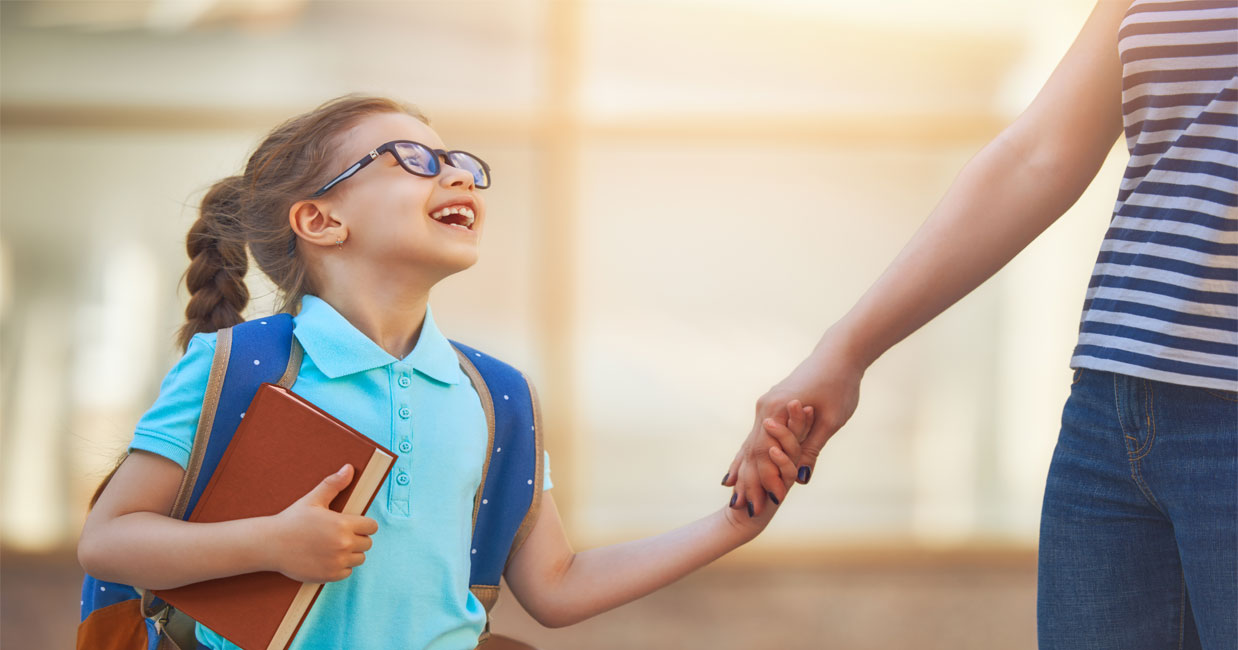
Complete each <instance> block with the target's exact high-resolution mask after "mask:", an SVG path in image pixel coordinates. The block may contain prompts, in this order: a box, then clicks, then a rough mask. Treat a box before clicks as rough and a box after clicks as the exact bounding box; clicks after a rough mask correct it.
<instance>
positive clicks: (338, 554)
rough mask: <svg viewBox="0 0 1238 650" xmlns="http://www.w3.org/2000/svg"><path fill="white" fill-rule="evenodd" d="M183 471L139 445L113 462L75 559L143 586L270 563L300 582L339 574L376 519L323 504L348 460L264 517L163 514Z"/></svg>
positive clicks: (357, 558)
mask: <svg viewBox="0 0 1238 650" xmlns="http://www.w3.org/2000/svg"><path fill="white" fill-rule="evenodd" d="M184 474H185V471H184V470H183V469H181V467H180V465H177V464H176V463H174V462H172V461H171V460H168V459H166V458H163V457H162V456H158V455H155V454H150V453H146V452H142V451H134V452H133V453H131V454H130V455H129V457H128V458H126V459H125V461H124V462H123V463H122V464H121V466H120V468H119V469H117V470H116V473H115V474H114V475H113V476H112V479H111V481H110V482H109V483H108V485H107V487H106V488H105V489H104V491H103V493H102V494H101V495H100V497H99V501H98V502H97V503H96V504H95V506H94V508H93V509H92V510H91V512H90V515H89V516H88V517H87V519H86V524H85V526H84V527H83V529H82V535H81V539H80V541H79V542H78V547H77V555H78V561H79V562H80V563H81V565H82V568H83V569H85V570H86V572H87V573H89V574H91V575H92V576H95V577H96V578H99V579H102V580H108V581H111V582H120V583H124V584H130V585H135V586H138V587H143V588H146V589H171V588H174V587H180V586H182V585H187V584H191V583H194V582H200V581H202V580H210V579H213V578H222V577H226V576H232V575H239V574H242V573H251V572H254V571H279V572H281V573H283V574H285V575H287V576H288V577H290V578H293V579H295V580H298V581H301V582H331V581H334V580H341V579H343V578H345V577H347V576H348V575H350V574H351V573H352V567H355V566H357V565H359V564H361V563H362V562H364V561H365V556H364V553H365V551H367V550H369V548H370V546H371V542H370V538H369V535H371V534H373V533H374V532H376V531H377V529H378V526H377V524H376V523H375V522H374V520H373V519H369V518H368V517H354V516H349V515H342V514H340V513H337V512H333V511H331V510H329V509H328V508H327V506H328V504H330V503H331V499H332V498H334V497H335V495H336V494H338V493H339V492H340V491H341V490H343V489H344V488H345V487H347V486H348V483H349V481H351V480H352V468H351V466H345V468H343V469H342V471H341V472H340V473H337V474H333V475H331V476H328V477H327V478H326V479H324V480H323V482H322V483H320V484H319V485H318V486H317V487H315V488H314V489H313V490H311V491H310V492H309V493H308V494H306V495H305V497H303V498H301V499H300V500H299V501H297V502H296V503H295V504H293V505H291V506H289V507H288V508H287V509H285V510H284V511H283V512H281V513H279V514H278V515H274V516H271V517H256V518H252V519H242V520H237V521H227V522H220V523H211V524H199V523H190V522H186V521H181V520H179V519H173V518H171V517H169V516H168V514H169V513H170V512H171V511H172V505H173V502H174V501H175V500H176V493H177V490H178V489H179V487H180V484H181V479H182V477H183V476H184Z"/></svg>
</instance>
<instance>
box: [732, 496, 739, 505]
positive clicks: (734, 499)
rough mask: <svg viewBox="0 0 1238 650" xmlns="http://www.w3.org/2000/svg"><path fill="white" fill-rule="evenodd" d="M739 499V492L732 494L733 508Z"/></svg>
mask: <svg viewBox="0 0 1238 650" xmlns="http://www.w3.org/2000/svg"><path fill="white" fill-rule="evenodd" d="M738 499H739V495H738V494H732V495H731V507H732V508H734V507H735V502H736V501H737V500H738Z"/></svg>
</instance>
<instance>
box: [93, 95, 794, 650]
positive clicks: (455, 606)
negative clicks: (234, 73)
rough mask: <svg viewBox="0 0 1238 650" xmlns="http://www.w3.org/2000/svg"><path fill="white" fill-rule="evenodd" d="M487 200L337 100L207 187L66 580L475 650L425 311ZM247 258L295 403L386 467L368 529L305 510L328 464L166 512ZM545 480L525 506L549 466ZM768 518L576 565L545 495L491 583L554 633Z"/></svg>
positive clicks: (467, 482)
mask: <svg viewBox="0 0 1238 650" xmlns="http://www.w3.org/2000/svg"><path fill="white" fill-rule="evenodd" d="M489 183H490V170H489V167H488V166H486V164H485V163H483V162H482V161H481V160H480V159H478V158H477V157H476V156H473V155H472V154H469V153H465V152H460V151H447V150H446V147H445V146H444V144H443V142H442V141H441V140H440V138H439V136H438V134H436V133H435V132H434V131H433V130H432V129H431V128H430V127H429V126H428V124H427V122H426V121H425V119H424V118H423V117H422V116H421V115H420V113H418V112H417V111H416V110H415V109H412V108H410V107H407V106H405V105H403V104H400V103H398V102H395V101H392V100H388V99H384V98H376V97H356V96H349V97H343V98H340V99H337V100H334V101H332V102H329V103H327V104H324V105H323V106H321V107H319V108H317V109H316V110H314V111H311V112H309V113H307V114H305V115H302V116H299V117H296V118H294V119H292V120H290V121H288V122H286V123H284V124H283V125H281V126H279V127H277V128H276V129H275V130H274V131H272V132H271V134H270V135H269V136H268V137H267V139H266V140H265V141H264V142H263V143H262V144H261V145H260V146H259V147H258V149H257V150H256V151H255V152H254V154H253V155H252V156H251V158H250V160H249V163H248V165H247V167H246V170H245V172H244V174H243V175H241V176H235V177H230V178H226V179H223V180H221V181H219V182H218V183H217V184H216V185H215V186H214V187H213V188H211V190H210V191H209V192H208V193H207V194H206V196H205V198H204V199H203V202H202V207H201V215H200V217H199V219H198V220H197V222H196V223H195V224H194V225H193V227H192V229H191V230H190V233H189V237H188V250H189V254H190V257H191V259H192V262H191V264H190V267H189V271H188V273H187V276H186V281H187V285H188V288H189V291H190V294H191V296H190V300H189V304H188V307H187V309H186V315H187V321H188V322H187V323H186V324H185V326H184V328H183V330H182V332H181V343H182V345H184V346H185V347H186V352H185V356H184V357H183V358H182V359H181V361H180V362H179V363H178V364H177V365H176V366H175V367H174V368H173V369H172V370H171V371H170V372H169V374H168V376H167V378H166V379H165V380H164V382H163V385H162V387H161V389H160V394H159V397H158V398H157V400H156V401H155V403H154V405H153V406H152V407H151V409H150V410H149V411H148V412H147V413H146V414H145V415H144V416H143V417H142V419H141V421H140V422H139V423H138V425H137V431H136V433H135V435H134V440H133V443H132V445H131V448H130V450H131V453H130V454H129V455H128V457H127V458H126V459H125V460H124V462H123V463H122V464H121V466H120V467H119V469H118V470H117V471H116V473H115V474H114V475H113V477H112V478H111V480H110V482H109V483H108V485H107V486H106V488H104V490H103V491H102V493H101V495H100V497H99V499H98V501H97V503H96V504H95V506H94V508H93V510H92V511H91V513H90V515H89V517H88V519H87V521H86V524H85V527H84V529H83V531H82V536H81V541H80V544H79V547H78V555H79V559H80V561H81V563H82V566H83V567H84V568H85V569H86V570H87V572H88V573H90V574H91V575H93V576H96V577H97V578H100V579H103V580H109V581H116V582H121V583H125V584H132V585H136V586H139V587H143V588H147V589H169V588H173V587H178V586H181V585H185V584H190V583H194V582H199V581H203V580H209V579H213V578H219V577H225V576H230V575H237V574H241V573H249V572H254V571H279V572H281V573H283V574H285V575H287V576H289V577H290V578H293V579H295V580H299V581H304V582H321V583H327V584H326V586H325V587H324V589H323V590H322V592H321V595H320V596H319V599H318V601H317V603H316V604H315V606H314V607H313V609H312V610H311V611H310V614H309V616H308V617H307V618H306V620H305V622H304V624H303V626H302V628H301V630H300V631H299V633H298V634H297V636H296V638H295V639H294V641H293V644H292V647H293V648H296V649H305V648H342V647H349V648H396V647H398V648H433V649H436V650H466V649H468V648H473V647H475V646H476V645H477V644H478V639H479V636H480V635H481V634H482V633H483V630H484V629H485V626H486V620H487V619H486V609H487V607H485V606H484V605H483V603H481V602H479V600H478V599H477V597H476V596H475V595H474V594H473V593H471V592H470V591H469V587H470V585H469V556H470V549H469V545H470V535H471V532H472V531H471V521H472V520H471V517H472V514H473V509H474V502H475V499H476V497H477V490H478V486H479V485H480V483H481V479H482V463H483V459H484V458H485V454H486V445H487V437H486V419H485V415H484V413H483V410H482V405H481V402H480V400H479V397H478V393H477V391H476V390H475V388H474V387H473V385H472V384H471V383H470V381H469V379H468V377H466V376H465V374H464V373H463V372H462V370H461V368H460V366H459V362H458V360H457V357H456V353H455V351H454V349H453V348H452V346H451V344H450V343H449V342H448V341H447V339H446V338H445V337H444V336H443V334H442V333H440V331H439V330H438V328H437V326H436V325H435V321H434V318H433V315H432V312H431V309H430V307H429V296H430V291H431V289H432V288H433V287H434V285H435V284H437V283H438V282H439V281H440V280H442V279H443V278H445V277H447V276H449V275H451V274H453V273H456V272H459V271H462V270H464V269H467V268H469V267H470V266H472V265H473V264H474V263H475V262H476V261H477V257H478V245H479V240H480V237H481V234H482V232H483V230H484V228H485V224H486V218H487V215H486V204H485V201H484V200H483V199H482V195H481V193H480V192H479V190H480V189H483V188H485V187H487V186H488V185H489ZM247 250H248V254H247ZM248 255H252V256H253V259H254V261H255V262H256V264H257V265H258V267H259V268H260V269H262V271H263V272H264V273H266V275H268V276H269V277H270V278H271V280H272V281H273V282H274V283H275V285H276V286H277V287H278V288H279V290H280V295H281V296H282V298H283V304H282V306H281V308H282V310H283V311H288V312H291V313H294V314H295V320H294V322H295V330H294V336H295V337H296V340H297V342H298V343H299V344H300V345H301V347H302V348H303V349H304V352H305V354H304V357H303V359H302V362H301V367H300V370H299V373H298V375H297V379H296V383H295V385H294V387H293V388H294V390H295V391H296V392H297V393H298V394H300V395H302V396H303V397H305V398H306V399H308V400H310V401H311V402H313V403H314V404H316V405H318V406H319V407H320V408H322V409H323V410H325V411H327V412H328V413H330V414H332V415H333V416H335V417H336V418H338V419H340V420H342V421H343V422H345V423H347V424H349V425H350V426H352V427H353V428H355V429H357V430H358V431H360V432H362V433H363V434H365V435H367V436H369V437H371V438H373V439H374V440H376V441H377V442H379V443H380V444H383V445H385V446H389V447H390V448H392V449H393V450H396V452H397V454H399V459H398V461H397V463H396V465H395V466H394V467H393V469H392V471H391V475H390V476H389V478H388V480H387V481H386V483H385V484H384V485H383V486H382V487H381V488H380V490H379V492H378V495H377V497H376V498H375V500H374V502H373V505H372V506H371V508H370V510H369V512H368V516H364V517H361V516H347V515H343V514H339V513H336V512H333V511H331V510H329V509H327V507H326V506H327V504H328V503H330V501H331V499H332V497H334V495H335V494H337V493H338V492H339V491H340V490H342V489H343V488H344V487H346V486H347V485H348V483H349V481H350V480H351V478H352V473H353V469H352V468H351V467H349V466H345V467H343V468H341V470H340V472H338V473H337V474H335V475H332V476H328V477H325V478H324V479H323V481H322V483H321V484H320V485H318V486H317V487H315V488H314V489H313V490H312V491H310V492H309V493H308V494H306V495H305V497H303V498H302V499H301V500H299V501H298V502H296V503H295V504H293V505H291V506H289V507H288V508H287V509H285V510H284V511H282V512H280V513H278V514H275V515H272V516H268V517H259V518H252V519H244V520H238V521H229V522H221V523H209V524H199V523H190V522H186V521H181V520H179V519H175V518H172V517H169V516H168V513H169V512H170V511H171V507H172V504H173V502H174V500H175V498H176V494H177V490H178V487H179V486H180V484H181V481H182V478H183V476H184V474H185V467H186V464H187V461H188V456H189V450H190V449H191V447H192V443H193V437H194V434H195V429H196V426H197V422H198V418H199V415H200V413H201V404H202V399H203V396H204V394H205V393H206V387H207V381H208V375H209V374H210V367H211V360H212V356H213V354H214V349H215V342H216V336H215V332H216V331H217V330H219V329H221V328H224V327H230V326H232V325H235V324H237V323H239V322H240V321H241V320H242V319H241V310H242V309H243V308H244V307H245V305H246V304H247V302H248V292H247V290H246V288H245V283H244V275H245V272H246V269H247V267H248V259H249V257H248ZM811 419H812V412H811V409H806V408H801V407H800V405H799V404H798V403H791V404H790V405H789V406H788V408H787V411H786V413H785V414H784V417H782V418H780V421H777V422H775V421H772V420H771V421H770V423H769V429H770V430H771V432H773V433H775V434H776V435H778V436H780V437H782V438H785V439H786V440H788V441H790V440H791V439H793V438H795V437H797V436H798V437H801V438H802V437H803V435H804V434H805V433H806V432H807V430H808V428H809V427H810V426H811ZM787 445H790V442H788V443H787ZM770 453H771V457H772V458H773V459H774V460H775V461H776V462H777V463H779V467H780V469H781V470H782V473H783V475H784V476H788V477H793V476H794V475H795V467H794V465H792V464H791V463H790V460H789V459H788V458H787V456H786V455H785V454H783V453H782V452H781V450H779V449H777V448H775V449H772V450H771V452H770ZM546 469H547V471H546V473H545V481H544V483H543V489H544V490H545V489H549V488H550V487H551V483H550V480H549V465H548V460H547V461H546ZM788 487H789V482H788ZM772 512H773V509H770V510H768V511H766V512H765V513H763V514H761V515H760V516H753V513H752V511H751V510H749V511H748V512H744V511H743V510H736V509H732V508H725V507H724V508H720V509H719V510H718V511H716V512H714V513H712V514H710V515H708V516H706V517H704V518H702V519H700V520H698V521H696V522H694V523H691V524H688V525H687V526H684V527H682V528H679V529H677V530H674V531H672V532H669V533H665V534H663V535H659V536H656V537H652V538H648V539H643V540H638V541H633V542H628V543H624V544H618V545H614V546H608V547H604V548H599V549H594V550H590V551H585V552H581V553H576V552H574V551H573V549H572V547H571V545H570V543H569V542H568V540H567V537H566V535H565V534H564V530H563V526H562V523H561V521H560V519H559V513H558V510H557V509H556V507H555V501H554V497H553V496H552V495H551V494H550V493H549V492H544V493H543V496H542V499H541V505H540V509H539V510H538V511H537V512H536V514H535V515H534V519H533V526H532V528H531V531H530V532H529V533H528V535H527V537H525V538H524V541H523V543H522V544H519V546H518V548H517V549H516V550H515V552H514V553H513V554H512V555H511V557H510V561H509V563H508V565H507V567H506V570H505V572H504V575H505V577H506V579H507V582H508V584H509V586H510V587H511V590H512V593H513V594H514V595H515V597H516V598H517V599H518V600H519V601H520V603H521V605H523V606H524V608H525V609H526V610H527V611H528V612H529V613H530V614H531V615H532V616H533V617H534V618H535V619H537V620H538V621H539V622H541V623H543V624H544V625H549V626H562V625H569V624H572V623H574V622H577V621H580V620H583V619H585V618H588V617H590V616H593V615H595V614H598V613H600V612H603V611H606V610H608V609H611V608H613V607H616V606H618V605H621V604H623V603H626V602H629V601H631V600H634V599H636V598H639V597H641V596H643V595H645V594H648V593H650V592H652V591H654V590H656V589H658V588H660V587H662V586H665V585H667V584H669V583H671V582H673V581H674V580H677V579H678V578H680V577H682V576H684V575H685V574H687V573H689V572H690V571H692V570H694V569H697V568H699V567H701V566H703V565H705V564H707V563H708V562H710V561H712V560H714V559H716V558H718V557H720V556H721V555H723V554H725V553H727V552H728V551H730V550H732V549H734V548H736V547H738V546H739V545H741V544H743V543H745V542H747V541H748V540H750V539H752V538H753V537H754V536H756V535H757V534H758V533H759V532H760V531H761V530H762V529H763V528H764V527H765V525H766V524H767V523H768V521H769V518H770V517H771V516H772ZM488 604H489V603H487V605H488ZM197 636H198V639H199V640H200V641H201V642H202V643H203V644H204V645H205V646H206V647H209V648H231V647H235V646H233V645H232V644H231V643H229V642H228V641H226V640H225V639H223V638H222V637H220V636H219V635H217V634H215V633H214V632H212V631H211V630H209V629H206V628H205V627H204V626H198V630H197Z"/></svg>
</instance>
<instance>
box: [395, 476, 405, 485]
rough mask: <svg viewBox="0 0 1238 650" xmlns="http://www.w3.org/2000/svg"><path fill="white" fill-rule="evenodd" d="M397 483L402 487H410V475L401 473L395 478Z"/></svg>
mask: <svg viewBox="0 0 1238 650" xmlns="http://www.w3.org/2000/svg"><path fill="white" fill-rule="evenodd" d="M395 482H396V483H399V484H400V485H408V474H404V473H400V474H397V475H396V477H395Z"/></svg>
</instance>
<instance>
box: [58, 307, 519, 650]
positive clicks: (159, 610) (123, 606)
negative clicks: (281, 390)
mask: <svg viewBox="0 0 1238 650" xmlns="http://www.w3.org/2000/svg"><path fill="white" fill-rule="evenodd" d="M293 327H294V323H293V319H292V316H291V315H289V314H276V315H274V316H268V317H266V318H259V319H255V320H251V321H247V322H244V323H241V324H239V325H235V326H233V327H230V328H227V329H222V330H219V333H218V338H217V342H216V346H215V356H214V359H213V361H212V363H211V371H210V375H209V379H208V383H207V390H206V396H205V398H204V399H203V400H202V415H201V416H200V418H199V420H198V429H197V432H196V434H195V436H194V442H193V449H192V451H191V453H190V456H189V465H188V468H187V469H186V471H185V479H184V481H183V482H182V483H181V488H180V491H179V492H178V493H177V497H176V502H175V505H174V506H173V509H172V513H171V515H170V516H173V517H177V518H180V519H188V518H189V515H190V514H191V513H192V512H193V508H194V506H195V505H196V504H197V501H198V498H199V497H201V496H202V492H203V490H204V489H205V488H206V484H207V482H208V481H209V480H210V477H211V474H212V473H213V472H214V470H215V467H216V466H218V464H219V461H220V459H221V458H222V457H223V452H224V450H225V449H227V447H228V442H229V441H230V440H231V439H232V434H233V433H235V431H236V426H237V424H239V423H240V420H241V415H242V414H243V413H244V412H245V409H246V408H248V406H249V402H250V400H251V399H253V396H254V393H255V392H256V391H257V390H258V387H259V386H260V385H261V384H263V383H267V382H269V383H274V384H279V385H281V386H284V387H285V388H289V387H291V386H292V384H293V383H294V382H295V381H296V376H297V372H298V371H299V369H300V367H301V356H302V351H301V346H300V344H299V343H297V341H296V338H295V337H293V335H292V330H293ZM451 344H452V346H453V347H454V348H455V349H456V356H457V357H458V358H459V360H460V368H461V370H463V371H464V373H465V375H467V376H468V378H469V381H470V382H472V384H473V387H474V389H475V390H476V391H477V395H478V397H480V398H481V404H482V410H483V411H484V412H485V414H486V424H487V428H488V438H489V446H488V447H487V451H486V458H485V462H484V464H483V465H482V479H481V487H480V489H478V491H477V495H476V497H475V498H474V502H473V542H472V549H473V551H472V553H471V554H470V556H469V557H470V559H471V571H470V575H469V590H470V591H471V592H473V595H474V596H476V597H477V599H478V600H479V601H481V604H482V605H483V606H484V607H485V609H486V626H485V628H484V630H483V631H482V634H481V636H480V638H479V640H478V642H479V643H483V642H485V641H486V640H487V638H489V637H490V620H489V615H490V610H491V609H492V608H493V607H494V605H495V603H496V602H498V598H499V579H500V577H502V574H503V570H504V569H505V568H506V566H507V562H508V560H509V559H510V557H511V555H512V554H513V553H515V551H516V550H517V549H518V548H519V547H520V545H521V544H522V543H523V542H524V540H525V538H526V537H527V536H528V533H529V530H530V529H531V528H532V526H533V523H534V521H536V517H537V512H538V508H539V506H540V505H541V496H542V473H543V471H544V468H543V467H542V458H543V456H542V435H541V415H540V411H539V408H538V403H537V395H536V393H535V392H534V390H533V385H532V384H531V383H529V382H528V380H527V379H526V378H525V377H524V375H523V374H521V372H520V371H519V370H517V369H515V368H513V367H512V366H509V365H507V364H506V363H503V362H502V361H499V360H498V359H495V358H494V357H491V356H489V355H486V354H483V353H482V352H479V351H477V350H475V349H473V348H471V347H468V346H466V345H463V344H461V343H458V342H456V341H452V342H451ZM495 395H502V399H499V400H495V399H493V396H495ZM496 449H506V451H504V452H502V453H498V454H496V453H494V451H495V450H496ZM109 478H110V477H109ZM104 484H106V479H105V481H104ZM100 490H102V487H100ZM482 504H485V507H482ZM81 606H82V611H81V624H80V625H79V626H78V631H77V648H78V650H112V649H115V650H139V649H143V650H191V649H194V648H197V647H199V646H198V643H197V641H196V640H195V639H194V634H193V629H194V625H195V624H194V622H193V620H192V619H190V618H189V617H187V616H185V615H184V614H181V613H180V612H177V611H176V610H175V609H173V608H172V607H171V606H169V605H168V604H167V603H165V602H163V601H162V600H160V599H158V598H155V597H154V596H153V595H152V594H150V593H149V592H144V591H142V590H139V589H137V588H135V587H132V586H130V585H124V584H119V583H114V582H106V581H103V580H99V579H97V578H95V577H93V576H90V575H87V576H86V577H85V579H84V580H83V581H82V602H81Z"/></svg>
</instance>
